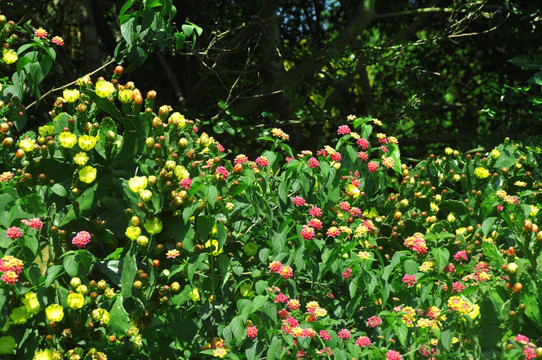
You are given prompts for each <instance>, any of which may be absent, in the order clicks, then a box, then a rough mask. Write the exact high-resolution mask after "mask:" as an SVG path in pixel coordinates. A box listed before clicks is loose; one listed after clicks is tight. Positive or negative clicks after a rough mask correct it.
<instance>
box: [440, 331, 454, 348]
mask: <svg viewBox="0 0 542 360" xmlns="http://www.w3.org/2000/svg"><path fill="white" fill-rule="evenodd" d="M453 337H454V333H453V331H452V330H449V329H446V330H443V331H441V333H440V340H441V341H442V346H444V348H445V349H446V350H450V346H451V345H452V339H453Z"/></svg>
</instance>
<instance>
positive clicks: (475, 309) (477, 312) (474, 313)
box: [469, 304, 480, 320]
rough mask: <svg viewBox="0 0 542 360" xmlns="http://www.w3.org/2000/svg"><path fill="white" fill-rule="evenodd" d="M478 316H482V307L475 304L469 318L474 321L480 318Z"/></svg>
mask: <svg viewBox="0 0 542 360" xmlns="http://www.w3.org/2000/svg"><path fill="white" fill-rule="evenodd" d="M478 315H480V306H478V304H474V305H473V309H472V311H471V312H470V313H469V316H470V318H471V319H472V320H474V319H476V318H477V317H478Z"/></svg>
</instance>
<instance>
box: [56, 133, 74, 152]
mask: <svg viewBox="0 0 542 360" xmlns="http://www.w3.org/2000/svg"><path fill="white" fill-rule="evenodd" d="M58 141H59V142H60V146H62V147H65V148H67V149H71V148H72V147H74V146H75V144H77V135H75V134H74V133H71V132H69V131H65V132H63V133H61V134H60V135H58Z"/></svg>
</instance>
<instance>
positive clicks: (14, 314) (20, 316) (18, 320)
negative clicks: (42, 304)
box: [9, 306, 32, 325]
mask: <svg viewBox="0 0 542 360" xmlns="http://www.w3.org/2000/svg"><path fill="white" fill-rule="evenodd" d="M31 317H32V314H30V313H29V312H28V311H27V310H26V307H25V306H19V307H16V308H15V309H13V310H12V311H11V314H9V318H10V320H11V322H12V323H13V324H14V325H18V324H24V323H25V322H26V321H27V320H28V319H30V318H31Z"/></svg>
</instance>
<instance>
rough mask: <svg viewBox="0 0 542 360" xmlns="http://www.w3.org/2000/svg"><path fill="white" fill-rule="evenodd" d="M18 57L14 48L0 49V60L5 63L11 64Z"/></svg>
mask: <svg viewBox="0 0 542 360" xmlns="http://www.w3.org/2000/svg"><path fill="white" fill-rule="evenodd" d="M18 59H19V57H18V56H17V53H16V52H15V50H13V49H5V48H4V50H3V51H2V60H4V62H5V63H6V64H7V65H9V64H13V63H14V62H16V61H17V60H18Z"/></svg>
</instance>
